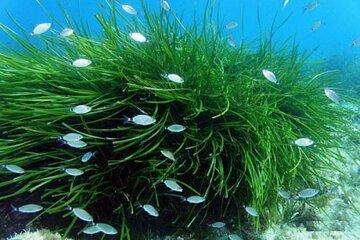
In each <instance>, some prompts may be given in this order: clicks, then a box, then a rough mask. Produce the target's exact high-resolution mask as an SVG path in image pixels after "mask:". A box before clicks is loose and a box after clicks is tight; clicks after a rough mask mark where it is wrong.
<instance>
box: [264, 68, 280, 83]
mask: <svg viewBox="0 0 360 240" xmlns="http://www.w3.org/2000/svg"><path fill="white" fill-rule="evenodd" d="M262 74H263V75H264V77H265V78H266V79H267V80H269V81H270V82H272V83H276V84H278V83H279V81H278V79H277V78H276V76H275V74H274V73H273V72H271V71H269V70H266V69H263V70H262Z"/></svg>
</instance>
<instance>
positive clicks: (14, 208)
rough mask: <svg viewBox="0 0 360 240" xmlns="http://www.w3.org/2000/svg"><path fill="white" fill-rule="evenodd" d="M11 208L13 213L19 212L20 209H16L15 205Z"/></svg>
mask: <svg viewBox="0 0 360 240" xmlns="http://www.w3.org/2000/svg"><path fill="white" fill-rule="evenodd" d="M10 207H11V210H12V211H13V212H17V211H18V210H19V209H18V208H17V207H15V206H14V205H12V204H11V205H10Z"/></svg>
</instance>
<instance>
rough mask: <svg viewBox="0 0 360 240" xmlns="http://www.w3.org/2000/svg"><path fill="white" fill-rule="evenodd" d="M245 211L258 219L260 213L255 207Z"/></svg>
mask: <svg viewBox="0 0 360 240" xmlns="http://www.w3.org/2000/svg"><path fill="white" fill-rule="evenodd" d="M245 211H246V212H247V213H248V214H250V215H251V216H253V217H258V216H259V213H258V211H257V210H256V209H255V208H253V207H245Z"/></svg>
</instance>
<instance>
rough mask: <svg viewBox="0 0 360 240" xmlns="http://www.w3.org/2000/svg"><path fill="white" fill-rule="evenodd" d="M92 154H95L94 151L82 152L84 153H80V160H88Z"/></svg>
mask: <svg viewBox="0 0 360 240" xmlns="http://www.w3.org/2000/svg"><path fill="white" fill-rule="evenodd" d="M94 155H95V152H87V153H84V155H82V157H81V161H82V162H83V163H85V162H88V161H89V160H90V159H91V158H92V157H93V156H94Z"/></svg>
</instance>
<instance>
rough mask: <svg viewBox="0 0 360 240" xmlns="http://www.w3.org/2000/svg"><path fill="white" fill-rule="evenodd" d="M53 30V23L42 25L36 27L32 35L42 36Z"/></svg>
mask: <svg viewBox="0 0 360 240" xmlns="http://www.w3.org/2000/svg"><path fill="white" fill-rule="evenodd" d="M50 28H51V23H40V24H38V25H36V26H35V28H34V30H33V31H32V33H31V36H34V35H41V34H43V33H46V32H47V31H49V29H50Z"/></svg>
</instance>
